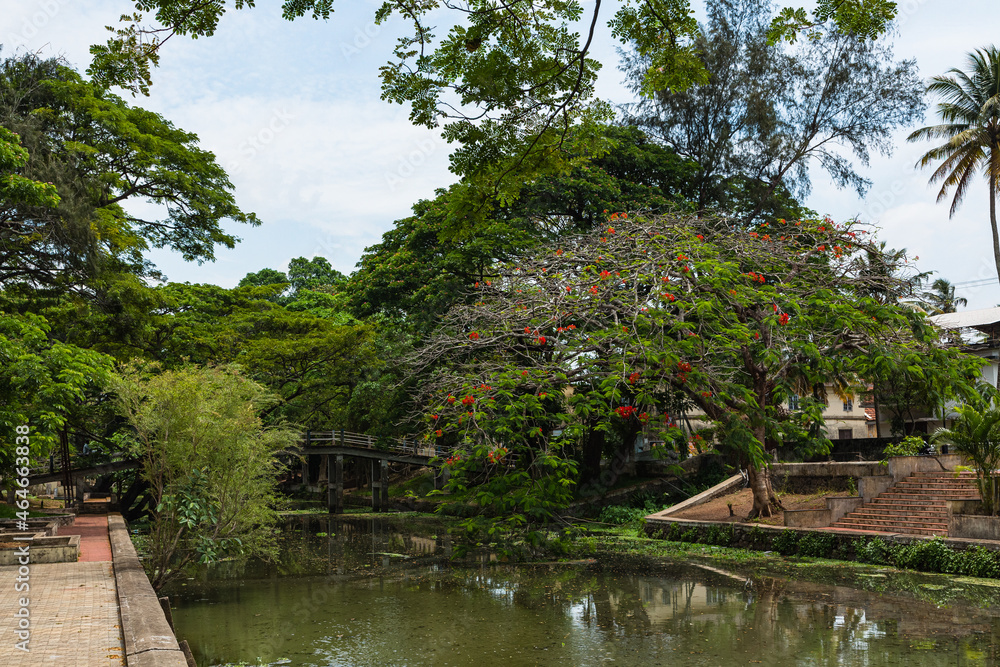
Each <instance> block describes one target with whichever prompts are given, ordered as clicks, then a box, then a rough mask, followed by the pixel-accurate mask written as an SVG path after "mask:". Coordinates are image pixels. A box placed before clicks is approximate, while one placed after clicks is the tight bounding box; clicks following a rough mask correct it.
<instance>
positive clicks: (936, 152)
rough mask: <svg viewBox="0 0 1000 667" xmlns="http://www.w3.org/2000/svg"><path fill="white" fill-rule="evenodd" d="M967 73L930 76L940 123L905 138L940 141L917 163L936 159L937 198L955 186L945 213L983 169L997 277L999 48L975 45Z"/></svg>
mask: <svg viewBox="0 0 1000 667" xmlns="http://www.w3.org/2000/svg"><path fill="white" fill-rule="evenodd" d="M968 69H969V71H968V72H963V71H962V70H960V69H957V68H953V69H951V70H949V71H948V73H947V74H945V75H941V76H936V77H934V78H933V79H931V83H930V85H928V86H927V91H928V92H931V93H935V94H936V95H938V96H939V97H941V99H942V101H941V102H940V103H939V104H938V106H937V112H938V115H939V116H940V117H941V120H942V121H944V122H943V123H942V124H941V125H932V126H930V127H923V128H921V129H919V130H917V131H916V132H914V133H913V134H911V135H910V136H909V137H908V138H907V140H908V141H916V140H918V139H934V140H937V139H943V140H944V142H945V143H943V144H942V145H940V146H938V147H936V148H932V149H931V150H929V151H927V153H926V154H924V156H923V157H922V158H920V161H919V162H918V163H917V166H919V167H926V166H928V165H930V164H931V163H934V162H937V161H940V162H941V164H940V165H938V167H937V169H936V170H935V171H934V173H933V174H932V175H931V179H930V182H931V183H936V182H938V181H940V182H941V190H940V191H939V192H938V196H937V200H938V201H942V200H943V199H946V198H947V197H948V190H949V189H951V188H952V187H954V188H955V196H954V198H953V199H952V202H951V210H950V211H949V212H948V217H949V218H950V217H952V216H954V215H955V211H956V210H957V209H958V207H959V205H960V204H961V203H962V200H963V199H964V198H965V195H966V193H967V192H968V189H969V185H970V183H972V181H973V178H974V176H975V175H976V174H977V173H979V172H982V174H983V175H984V176H985V177H986V180H987V181H988V182H989V186H990V227H991V228H992V230H993V259H994V262H995V263H996V268H997V277H998V278H1000V235H998V234H997V215H996V194H997V181H998V180H1000V52H998V50H997V48H996V47H995V46H990V47H989V48H986V49H977V50H976V51H974V52H973V53H970V54H969V57H968Z"/></svg>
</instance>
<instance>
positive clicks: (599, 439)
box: [580, 428, 604, 484]
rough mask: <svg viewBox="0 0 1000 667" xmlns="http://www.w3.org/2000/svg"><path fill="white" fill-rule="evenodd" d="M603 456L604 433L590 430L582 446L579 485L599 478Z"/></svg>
mask: <svg viewBox="0 0 1000 667" xmlns="http://www.w3.org/2000/svg"><path fill="white" fill-rule="evenodd" d="M603 454H604V431H598V430H596V429H594V428H591V429H590V431H589V432H588V433H587V439H586V441H585V442H584V445H583V457H582V459H583V460H582V461H581V463H582V464H583V465H582V466H580V483H581V484H587V483H589V482H592V481H595V480H597V479H599V478H600V477H601V456H602V455H603Z"/></svg>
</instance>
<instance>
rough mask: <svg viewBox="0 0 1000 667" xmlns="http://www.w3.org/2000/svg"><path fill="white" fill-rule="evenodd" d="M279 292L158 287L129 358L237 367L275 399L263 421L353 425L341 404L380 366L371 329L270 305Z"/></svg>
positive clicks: (345, 318)
mask: <svg viewBox="0 0 1000 667" xmlns="http://www.w3.org/2000/svg"><path fill="white" fill-rule="evenodd" d="M282 287H283V285H282V284H279V285H271V286H267V287H249V286H247V287H237V288H235V289H232V290H228V289H225V288H222V287H218V286H215V285H189V284H178V283H168V284H167V285H163V286H161V287H159V288H157V289H156V290H155V296H156V298H157V304H156V307H155V314H154V315H153V316H152V317H151V318H150V320H149V322H148V323H147V325H146V333H145V335H144V337H143V338H142V340H141V342H142V347H141V348H139V349H138V350H134V351H133V352H132V354H133V355H134V354H135V353H136V352H138V353H139V354H140V355H141V356H142V358H145V359H149V360H154V361H158V362H160V363H162V364H163V365H164V366H165V367H167V368H171V369H180V368H183V367H184V366H185V365H186V364H188V363H195V364H201V365H208V364H239V365H240V367H242V368H243V370H244V372H246V373H247V375H248V376H249V377H250V378H252V379H253V380H254V381H256V382H259V383H260V384H262V385H264V386H265V387H267V388H268V390H269V391H270V392H271V393H272V394H274V395H275V396H276V397H277V398H278V399H279V400H278V401H276V402H275V403H272V404H271V405H269V406H268V407H267V408H266V409H265V410H264V413H263V414H264V415H265V416H266V417H267V419H268V421H269V422H273V421H288V422H291V423H295V424H298V425H300V426H302V427H304V428H314V429H324V428H326V429H329V428H333V427H334V426H340V427H344V426H347V427H351V426H353V424H352V422H351V414H350V412H349V411H348V409H347V405H348V403H349V402H350V400H351V396H352V392H353V390H354V387H355V386H357V384H358V383H359V382H360V381H361V378H362V377H363V369H367V368H370V367H372V366H379V365H381V364H382V363H385V361H384V360H380V359H379V358H378V355H377V350H376V349H375V348H374V347H373V342H374V341H373V338H374V330H373V327H372V326H369V325H366V324H364V323H362V322H360V321H358V320H356V319H354V318H353V317H351V316H350V315H348V314H346V313H344V312H342V311H337V312H335V313H325V312H322V311H324V308H321V307H316V308H310V307H307V306H309V305H310V304H303V303H302V302H301V301H300V302H291V303H289V304H288V305H282V304H278V303H274V301H273V300H272V299H273V296H274V295H275V294H276V293H278V292H279V291H280V290H281V289H282ZM303 292H305V293H306V294H307V295H308V294H313V293H312V292H311V291H310V290H303ZM315 294H316V295H317V296H318V297H320V298H322V297H329V295H326V294H322V293H315ZM297 304H298V306H301V307H300V308H299V307H297ZM311 305H315V304H311ZM317 310H318V311H320V312H316V311H317Z"/></svg>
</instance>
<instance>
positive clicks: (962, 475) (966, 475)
mask: <svg viewBox="0 0 1000 667" xmlns="http://www.w3.org/2000/svg"><path fill="white" fill-rule="evenodd" d="M910 477H944V478H946V479H975V478H976V473H974V472H965V471H962V472H958V473H956V472H953V471H950V470H935V471H933V472H932V471H929V470H925V471H923V472H915V473H913V474H912V475H910Z"/></svg>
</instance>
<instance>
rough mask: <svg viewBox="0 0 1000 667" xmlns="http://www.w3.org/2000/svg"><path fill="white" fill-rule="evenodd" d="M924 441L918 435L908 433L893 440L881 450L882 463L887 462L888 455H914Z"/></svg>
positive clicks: (923, 444) (922, 445)
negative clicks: (896, 440)
mask: <svg viewBox="0 0 1000 667" xmlns="http://www.w3.org/2000/svg"><path fill="white" fill-rule="evenodd" d="M926 446H927V445H926V443H925V442H924V441H923V439H922V438H921V437H920V436H917V435H908V436H906V437H905V438H903V439H902V440H900V441H899V442H893V443H890V444H888V445H886V447H885V449H884V450H883V451H882V461H880V463H882V465H885V464H886V463H888V462H889V457H890V456H916V455H917V454H919V453H920V452H921V451H923V449H924V447H926Z"/></svg>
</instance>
